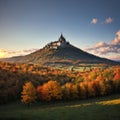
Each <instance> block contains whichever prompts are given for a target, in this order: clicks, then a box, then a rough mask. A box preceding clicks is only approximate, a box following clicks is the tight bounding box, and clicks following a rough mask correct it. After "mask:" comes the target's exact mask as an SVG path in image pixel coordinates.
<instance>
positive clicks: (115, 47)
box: [85, 30, 120, 59]
mask: <svg viewBox="0 0 120 120" xmlns="http://www.w3.org/2000/svg"><path fill="white" fill-rule="evenodd" d="M85 51H88V52H92V53H94V54H96V55H103V56H105V55H110V57H111V58H112V55H113V59H114V58H117V59H120V30H119V31H118V32H117V33H116V37H115V38H114V39H113V40H112V41H111V42H110V43H106V42H102V41H101V42H98V43H97V44H96V45H94V46H92V47H88V48H86V49H85ZM118 56H119V58H118Z"/></svg>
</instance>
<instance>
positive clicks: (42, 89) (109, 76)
mask: <svg viewBox="0 0 120 120" xmlns="http://www.w3.org/2000/svg"><path fill="white" fill-rule="evenodd" d="M119 73H120V67H119V66H110V67H104V68H94V69H90V70H89V71H83V72H79V71H73V70H60V69H54V68H51V67H44V66H40V65H36V64H20V63H5V62H0V104H5V103H9V102H11V101H16V100H21V102H22V103H24V104H31V103H34V102H39V101H40V102H50V101H71V100H81V99H88V98H93V97H99V96H106V95H110V94H113V93H120V74H119Z"/></svg>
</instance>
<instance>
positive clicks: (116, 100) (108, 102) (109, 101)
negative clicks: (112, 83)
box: [96, 98, 120, 105]
mask: <svg viewBox="0 0 120 120" xmlns="http://www.w3.org/2000/svg"><path fill="white" fill-rule="evenodd" d="M96 104H101V105H118V104H120V98H118V99H115V100H108V101H102V102H97V103H96Z"/></svg>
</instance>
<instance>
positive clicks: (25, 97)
mask: <svg viewBox="0 0 120 120" xmlns="http://www.w3.org/2000/svg"><path fill="white" fill-rule="evenodd" d="M21 98H22V99H21V101H22V102H23V103H25V104H31V103H33V102H35V100H36V98H37V92H36V88H35V87H34V85H33V84H32V82H26V83H25V85H24V86H23V91H22V92H21Z"/></svg>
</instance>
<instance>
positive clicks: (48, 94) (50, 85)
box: [41, 80, 62, 101]
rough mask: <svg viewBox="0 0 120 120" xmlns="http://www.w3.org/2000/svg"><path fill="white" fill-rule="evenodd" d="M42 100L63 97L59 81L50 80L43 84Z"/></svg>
mask: <svg viewBox="0 0 120 120" xmlns="http://www.w3.org/2000/svg"><path fill="white" fill-rule="evenodd" d="M41 96H42V100H45V101H51V100H60V99H61V98H62V91H61V87H60V85H59V83H57V82H56V81H53V80H50V81H48V82H47V83H45V84H44V85H43V86H42V90H41Z"/></svg>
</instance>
